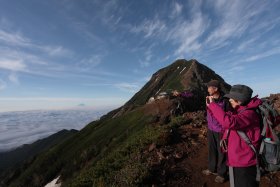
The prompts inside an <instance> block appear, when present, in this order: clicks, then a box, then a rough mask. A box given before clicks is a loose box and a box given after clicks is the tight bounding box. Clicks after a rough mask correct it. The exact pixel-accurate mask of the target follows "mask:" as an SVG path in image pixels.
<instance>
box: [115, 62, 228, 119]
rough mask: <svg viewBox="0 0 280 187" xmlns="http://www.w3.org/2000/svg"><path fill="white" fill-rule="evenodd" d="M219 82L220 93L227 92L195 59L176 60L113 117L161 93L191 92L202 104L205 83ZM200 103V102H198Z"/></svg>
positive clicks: (225, 84) (155, 74) (143, 103)
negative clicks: (174, 91)
mask: <svg viewBox="0 0 280 187" xmlns="http://www.w3.org/2000/svg"><path fill="white" fill-rule="evenodd" d="M213 79H216V80H219V81H220V82H221V87H222V91H224V92H227V91H228V90H229V89H230V85H229V84H227V83H226V82H225V81H224V79H223V78H222V77H221V76H219V75H218V74H216V73H215V72H214V71H213V70H211V69H210V68H208V67H207V66H205V65H203V64H201V63H199V62H198V61H197V60H196V59H191V60H186V59H178V60H176V61H175V62H173V63H172V64H170V65H168V66H166V67H164V68H162V69H160V70H158V71H157V72H155V73H154V74H153V75H152V77H151V79H150V80H149V81H148V82H147V83H146V84H145V85H144V87H143V88H142V89H140V90H139V91H138V92H137V93H136V94H135V95H134V96H133V97H132V98H131V99H130V100H129V101H128V102H127V103H126V104H125V105H124V106H123V107H121V108H119V109H117V110H115V111H113V113H112V114H113V115H115V116H116V114H117V116H118V115H121V114H123V113H125V112H127V111H130V110H132V109H134V108H135V107H138V106H143V105H145V104H146V103H147V102H148V100H149V99H150V98H151V97H154V96H156V95H158V94H159V93H161V92H170V91H173V90H178V91H185V90H188V91H192V92H195V93H196V94H198V97H197V98H198V99H201V100H202V101H203V102H204V98H205V96H206V94H207V86H206V85H207V83H208V82H209V81H210V80H213ZM199 102H200V101H199Z"/></svg>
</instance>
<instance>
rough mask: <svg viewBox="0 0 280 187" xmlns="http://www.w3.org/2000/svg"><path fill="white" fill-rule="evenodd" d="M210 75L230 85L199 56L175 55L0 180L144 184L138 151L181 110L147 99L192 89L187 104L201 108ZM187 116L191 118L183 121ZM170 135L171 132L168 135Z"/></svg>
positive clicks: (160, 136) (158, 138) (160, 139)
mask: <svg viewBox="0 0 280 187" xmlns="http://www.w3.org/2000/svg"><path fill="white" fill-rule="evenodd" d="M212 79H217V80H220V81H221V82H222V89H223V90H224V91H226V90H228V89H229V88H230V85H229V84H227V83H226V82H225V81H224V80H223V79H222V78H221V77H220V76H219V75H217V74H216V73H215V72H214V71H213V70H211V69H210V68H208V67H207V66H205V65H203V64H200V63H199V62H198V61H196V60H194V59H192V60H189V61H187V60H184V59H181V60H177V61H175V62H174V63H172V64H171V65H169V66H167V67H165V68H162V69H160V70H158V71H157V72H156V73H154V74H153V76H152V78H151V79H150V80H149V81H148V82H147V83H146V84H145V86H144V87H143V88H142V89H141V90H139V92H137V93H136V94H135V95H134V96H133V97H132V98H131V99H130V100H129V101H128V102H127V103H125V104H124V106H122V107H120V108H118V109H116V110H113V111H111V112H109V113H108V114H106V115H104V116H103V117H101V118H100V120H98V121H94V122H92V123H90V124H88V125H87V126H86V127H84V128H83V129H81V130H80V131H79V132H78V133H75V134H74V135H73V136H72V137H70V138H68V139H67V140H66V141H64V142H61V143H60V144H57V145H53V146H52V147H50V148H49V149H48V150H46V151H44V152H41V153H40V154H38V155H37V156H36V158H35V159H33V160H31V161H30V162H29V163H28V164H25V165H22V166H21V167H20V169H17V170H14V172H9V173H5V174H4V175H3V176H2V178H0V181H2V185H4V186H5V185H6V186H7V185H8V186H43V185H45V184H47V183H48V182H50V181H51V180H53V179H54V178H57V177H58V176H60V181H61V182H62V184H63V185H64V186H111V185H116V186H120V185H121V186H124V185H126V186H131V185H141V184H145V183H146V184H147V178H149V177H151V176H149V173H150V172H151V171H150V168H149V166H148V165H145V163H146V161H147V160H149V158H143V157H142V156H141V155H143V150H145V149H146V146H147V145H149V144H151V143H153V142H157V144H159V145H160V144H164V142H166V141H169V139H170V137H169V135H167V134H169V133H170V132H174V131H172V128H174V124H175V122H176V120H178V119H180V120H181V118H180V116H179V118H176V117H175V118H173V117H172V116H171V114H170V111H171V110H173V109H174V107H176V106H175V105H174V102H173V101H174V100H173V99H162V100H156V101H155V102H153V103H148V101H149V99H150V98H151V97H155V96H157V95H159V94H160V93H161V92H169V91H170V90H171V91H172V90H178V91H184V90H187V91H189V92H191V93H194V94H195V97H194V99H191V100H192V105H193V106H195V108H194V107H192V110H194V109H195V110H199V109H203V108H204V107H205V96H206V94H207V87H206V84H207V82H209V81H210V80H212ZM174 120H175V122H174ZM186 122H188V123H189V122H190V121H188V120H187V121H184V120H183V121H182V123H186ZM176 123H177V122H176ZM180 123H181V122H180ZM170 128H171V129H170ZM167 132H168V133H167ZM174 138H175V139H176V136H175V135H174V134H173V135H172V137H171V139H172V141H173V139H174ZM151 149H152V148H151ZM145 181H146V182H145ZM0 186H1V183H0Z"/></svg>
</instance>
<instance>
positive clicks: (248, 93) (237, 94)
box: [224, 84, 253, 103]
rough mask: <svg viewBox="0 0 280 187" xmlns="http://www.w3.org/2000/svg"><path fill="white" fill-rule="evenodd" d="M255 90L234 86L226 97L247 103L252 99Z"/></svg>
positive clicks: (244, 86)
mask: <svg viewBox="0 0 280 187" xmlns="http://www.w3.org/2000/svg"><path fill="white" fill-rule="evenodd" d="M252 93H253V90H252V89H251V88H250V87H249V86H246V85H241V84H237V85H233V86H232V87H231V89H230V91H229V93H228V94H226V95H225V96H224V97H227V98H231V99H234V100H238V101H241V102H242V103H246V102H247V101H249V100H250V99H251V97H252Z"/></svg>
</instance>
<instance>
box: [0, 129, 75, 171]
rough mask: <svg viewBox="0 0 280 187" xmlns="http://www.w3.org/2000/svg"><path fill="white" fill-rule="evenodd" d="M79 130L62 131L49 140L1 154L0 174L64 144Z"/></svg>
mask: <svg viewBox="0 0 280 187" xmlns="http://www.w3.org/2000/svg"><path fill="white" fill-rule="evenodd" d="M77 132H78V131H77V130H74V129H72V130H61V131H59V132H57V133H55V134H53V135H50V136H48V137H47V138H44V139H41V140H37V141H36V142H34V143H32V144H25V145H22V146H20V147H18V148H16V149H15V150H11V151H8V152H3V153H0V173H1V172H3V171H4V170H5V169H7V168H9V167H13V166H15V165H19V164H20V163H22V162H23V161H24V160H26V159H28V158H29V159H31V158H32V157H33V156H35V155H37V154H38V153H40V152H42V151H44V150H46V149H48V148H50V147H52V146H54V145H55V144H58V143H60V142H62V141H63V140H65V139H67V138H69V137H71V136H72V135H74V134H75V133H77Z"/></svg>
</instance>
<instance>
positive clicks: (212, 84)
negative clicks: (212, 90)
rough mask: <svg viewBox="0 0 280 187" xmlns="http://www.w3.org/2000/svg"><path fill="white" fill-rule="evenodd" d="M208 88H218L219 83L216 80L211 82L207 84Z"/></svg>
mask: <svg viewBox="0 0 280 187" xmlns="http://www.w3.org/2000/svg"><path fill="white" fill-rule="evenodd" d="M210 86H214V87H216V88H220V87H221V84H220V81H218V80H211V81H210V82H208V83H207V87H210Z"/></svg>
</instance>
